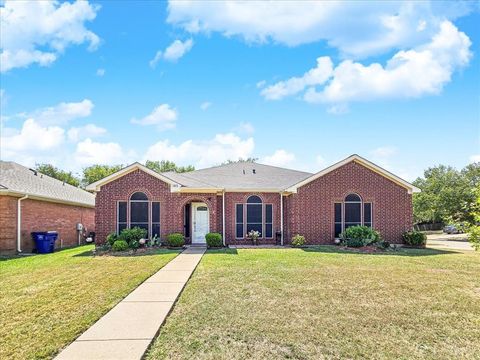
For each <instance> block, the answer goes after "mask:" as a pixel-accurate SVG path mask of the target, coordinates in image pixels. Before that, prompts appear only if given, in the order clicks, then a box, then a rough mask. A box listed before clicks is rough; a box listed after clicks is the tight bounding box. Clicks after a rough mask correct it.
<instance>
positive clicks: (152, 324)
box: [56, 248, 205, 360]
mask: <svg viewBox="0 0 480 360" xmlns="http://www.w3.org/2000/svg"><path fill="white" fill-rule="evenodd" d="M204 253H205V248H188V249H186V250H185V251H183V252H182V253H181V254H180V255H178V256H177V257H176V258H175V259H173V260H172V261H170V262H169V263H168V264H167V265H165V266H164V267H163V268H162V269H160V270H159V271H158V272H157V273H155V274H154V275H152V276H151V277H150V278H148V279H147V280H146V281H145V282H144V283H142V284H141V285H140V286H139V287H137V288H136V289H135V290H133V291H132V292H131V293H130V294H129V295H128V296H127V297H126V298H125V299H123V300H122V301H120V302H119V303H118V304H117V305H116V306H115V307H114V308H113V309H112V310H110V311H109V312H108V313H107V314H105V315H104V316H103V317H102V318H101V319H100V320H98V321H97V322H96V323H95V324H93V325H92V327H90V328H89V329H88V330H87V331H85V332H84V333H83V334H82V335H80V337H78V338H77V339H76V340H75V341H74V342H73V343H71V344H70V345H69V346H68V347H67V348H65V349H64V350H63V351H62V352H61V353H60V354H59V355H58V356H57V357H56V359H82V360H85V359H92V360H93V359H115V360H121V359H128V360H133V359H141V358H142V356H143V354H144V353H145V351H146V350H147V348H148V346H149V345H150V342H151V341H152V340H153V338H154V337H155V335H156V334H157V332H158V330H159V328H160V326H161V325H162V324H163V322H164V321H165V318H166V317H167V315H168V313H169V312H170V310H171V309H172V307H173V304H174V302H175V300H176V299H177V298H178V296H179V295H180V293H181V292H182V289H183V287H184V286H185V284H186V283H187V281H188V279H189V278H190V275H192V273H193V271H194V270H195V268H196V266H197V264H198V263H199V262H200V259H201V258H202V256H203V254H204Z"/></svg>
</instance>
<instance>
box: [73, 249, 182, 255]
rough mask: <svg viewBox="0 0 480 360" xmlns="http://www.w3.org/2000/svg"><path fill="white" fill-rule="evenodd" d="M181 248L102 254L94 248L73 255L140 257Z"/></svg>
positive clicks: (176, 251) (161, 253) (173, 252)
mask: <svg viewBox="0 0 480 360" xmlns="http://www.w3.org/2000/svg"><path fill="white" fill-rule="evenodd" d="M178 253H180V250H170V249H155V250H152V251H145V252H143V251H137V252H128V253H127V252H118V253H116V252H108V253H101V254H94V253H93V250H88V251H84V252H81V253H79V254H75V255H73V257H93V256H95V257H102V256H115V257H138V256H152V255H165V254H178Z"/></svg>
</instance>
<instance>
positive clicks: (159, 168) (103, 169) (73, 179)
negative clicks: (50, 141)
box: [35, 160, 195, 188]
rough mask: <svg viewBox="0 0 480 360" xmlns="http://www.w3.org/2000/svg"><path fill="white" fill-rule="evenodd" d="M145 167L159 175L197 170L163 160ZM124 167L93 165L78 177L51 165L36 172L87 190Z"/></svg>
mask: <svg viewBox="0 0 480 360" xmlns="http://www.w3.org/2000/svg"><path fill="white" fill-rule="evenodd" d="M145 166H146V167H147V168H149V169H151V170H153V171H156V172H158V173H161V172H169V171H174V172H177V173H183V172H187V171H193V170H195V167H194V166H193V165H188V166H178V165H177V164H175V163H174V162H173V161H168V160H162V161H152V160H147V161H146V162H145ZM123 167H124V166H123V165H121V164H119V165H98V164H97V165H92V166H88V167H85V168H83V170H82V173H81V174H80V175H76V174H74V173H73V172H71V171H64V170H62V169H59V168H57V167H55V166H53V165H51V164H36V165H35V170H37V171H38V172H40V173H42V174H45V175H48V176H50V177H53V178H55V179H58V180H60V181H63V182H65V183H67V184H70V185H73V186H77V187H81V188H85V187H86V186H87V185H89V184H91V183H94V182H95V181H98V180H100V179H103V178H104V177H107V176H108V175H111V174H113V173H115V172H117V171H118V170H120V169H122V168H123Z"/></svg>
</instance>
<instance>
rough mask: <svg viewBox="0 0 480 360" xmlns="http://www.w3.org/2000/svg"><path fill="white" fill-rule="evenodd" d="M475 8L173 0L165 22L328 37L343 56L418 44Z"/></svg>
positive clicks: (291, 37) (259, 34)
mask: <svg viewBox="0 0 480 360" xmlns="http://www.w3.org/2000/svg"><path fill="white" fill-rule="evenodd" d="M473 8H475V4H473V2H471V3H470V4H469V3H461V2H456V3H453V2H448V3H445V2H427V1H422V2H420V1H417V2H402V1H383V2H360V1H358V2H352V1H344V2H341V1H304V2H299V1H281V2H270V1H268V2H267V1H264V2H257V1H210V2H200V1H195V0H190V1H169V4H168V18H167V21H168V22H169V23H171V24H174V25H177V26H179V27H182V28H183V29H185V30H186V31H189V32H191V33H198V32H204V33H207V34H208V33H210V32H219V33H221V34H223V35H224V36H226V37H232V36H240V37H242V38H243V39H245V40H246V41H247V42H259V43H264V42H270V41H271V42H274V43H281V44H286V45H288V46H296V45H300V44H305V43H311V42H318V41H325V42H327V44H328V45H329V46H330V47H334V48H337V49H339V51H340V53H341V54H343V55H345V56H353V57H356V58H358V57H365V56H368V55H372V54H381V53H385V52H387V51H390V50H392V49H400V48H406V47H414V46H417V45H419V44H421V43H423V42H425V41H426V40H427V39H428V38H430V37H431V36H432V35H433V34H434V33H436V32H437V31H438V27H439V24H440V23H441V21H443V20H444V19H449V20H453V19H455V18H457V17H459V16H463V15H465V14H467V13H469V12H470V11H472V9H473Z"/></svg>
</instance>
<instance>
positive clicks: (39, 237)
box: [32, 231, 58, 254]
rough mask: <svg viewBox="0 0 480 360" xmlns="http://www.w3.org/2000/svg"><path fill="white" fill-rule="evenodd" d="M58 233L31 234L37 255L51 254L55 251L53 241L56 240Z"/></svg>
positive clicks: (38, 232)
mask: <svg viewBox="0 0 480 360" xmlns="http://www.w3.org/2000/svg"><path fill="white" fill-rule="evenodd" d="M57 237H58V233H57V232H56V231H46V232H45V231H37V232H32V238H33V241H35V247H36V249H37V253H38V254H49V253H53V250H54V249H55V240H57Z"/></svg>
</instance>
